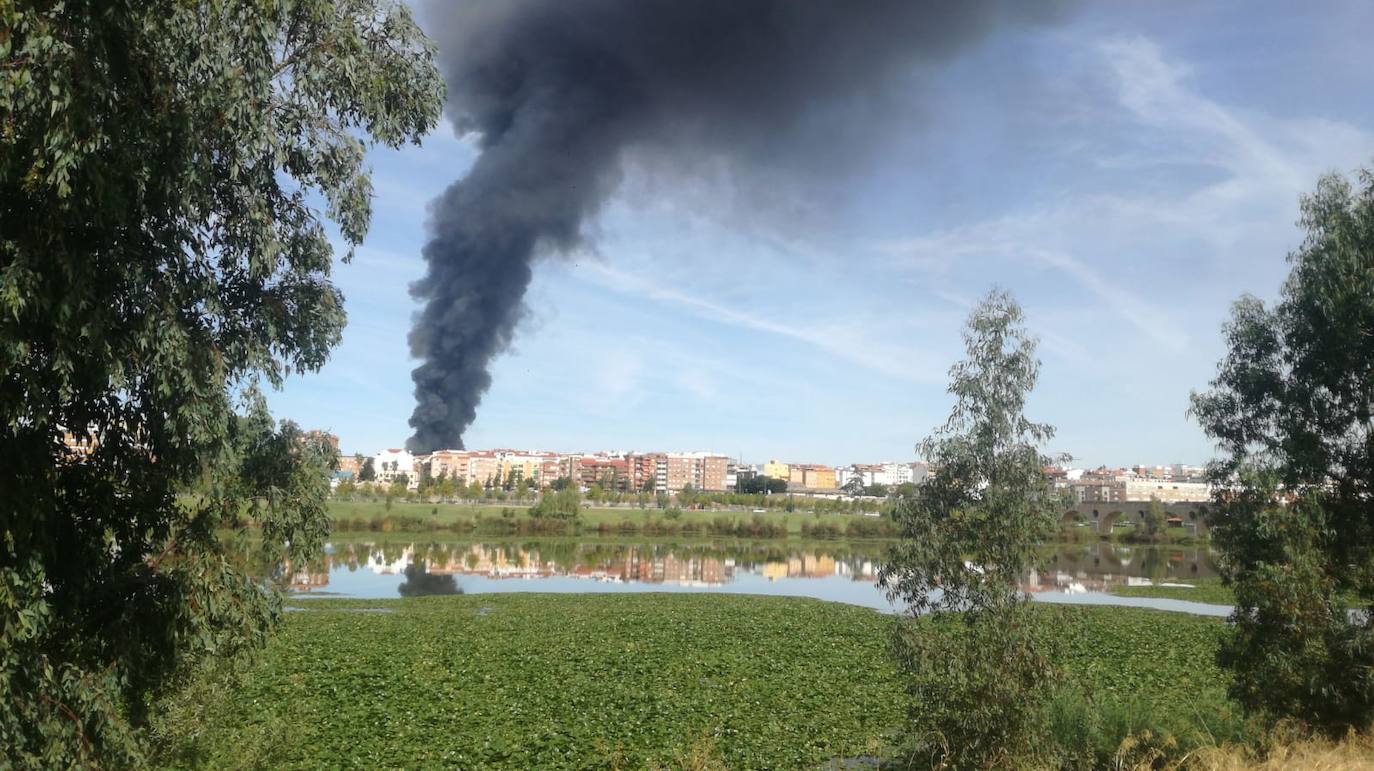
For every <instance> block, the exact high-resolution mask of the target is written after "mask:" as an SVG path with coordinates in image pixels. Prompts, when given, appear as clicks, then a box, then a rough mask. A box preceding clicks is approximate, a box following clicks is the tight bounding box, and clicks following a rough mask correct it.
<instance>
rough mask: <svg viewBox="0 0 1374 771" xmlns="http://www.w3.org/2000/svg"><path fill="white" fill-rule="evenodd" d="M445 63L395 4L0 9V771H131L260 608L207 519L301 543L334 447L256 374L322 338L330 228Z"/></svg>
mask: <svg viewBox="0 0 1374 771" xmlns="http://www.w3.org/2000/svg"><path fill="white" fill-rule="evenodd" d="M433 57H434V51H433V49H432V46H431V45H430V43H429V41H428V40H427V39H426V38H425V36H424V35H423V33H422V32H421V31H420V29H419V28H418V27H417V26H416V25H415V24H414V23H413V21H412V20H411V17H410V15H409V14H408V12H407V11H406V9H405V8H404V7H402V6H400V5H396V4H394V3H392V2H388V0H67V2H61V3H52V2H33V1H32V0H18V2H9V3H3V4H0V223H3V225H2V226H0V468H2V469H3V472H2V473H0V748H3V749H0V752H3V753H4V755H3V761H0V765H14V766H17V767H46V766H62V767H68V766H72V765H82V766H87V765H111V766H127V765H134V764H138V763H140V762H141V760H142V758H141V754H142V753H143V751H144V750H143V747H142V743H141V741H140V740H139V736H140V733H139V731H138V730H137V729H138V726H139V724H140V723H141V722H142V721H143V720H144V719H145V718H146V715H147V712H148V709H149V708H150V705H154V704H155V703H156V701H155V699H156V697H157V696H158V695H159V694H161V693H163V692H164V691H165V690H166V689H167V688H169V687H171V686H172V685H174V684H175V683H176V682H177V681H178V678H179V676H180V675H183V674H185V673H186V672H188V671H189V670H190V668H191V667H192V666H193V665H194V664H195V663H196V662H197V661H198V660H200V659H202V658H203V657H205V656H208V655H214V656H216V657H222V656H227V655H230V654H232V653H234V652H235V651H237V650H239V649H241V648H243V647H244V646H250V645H254V644H257V643H260V642H261V641H262V640H263V637H264V635H265V634H266V632H267V631H268V630H269V629H270V628H271V626H272V624H273V623H274V621H275V620H276V618H277V616H278V611H279V609H280V602H279V599H278V598H277V595H276V594H275V593H273V592H264V591H263V590H262V587H261V586H260V585H259V583H258V582H256V581H255V580H253V579H252V578H251V577H250V571H249V567H248V565H246V564H245V563H244V561H243V560H241V559H238V558H236V556H235V555H237V554H239V553H240V551H239V550H238V549H237V548H236V547H235V546H234V545H233V544H230V543H226V542H225V539H224V538H223V537H222V536H221V535H220V533H221V531H222V528H226V527H228V528H238V529H242V528H243V527H244V525H246V524H248V523H255V524H256V526H257V528H258V531H259V532H260V533H261V536H262V538H261V547H260V553H259V554H258V555H257V557H255V558H254V560H255V561H257V562H259V563H266V564H275V562H276V561H277V559H278V558H279V557H281V556H283V553H284V551H285V550H287V549H288V548H289V550H290V552H291V557H292V560H293V562H298V563H299V562H302V561H306V560H308V559H309V558H310V557H311V556H313V553H314V552H315V551H316V550H317V549H318V547H319V545H320V542H321V539H322V537H323V535H324V534H325V532H326V529H327V522H328V521H327V518H326V514H325V511H324V508H323V500H324V494H325V492H326V491H327V481H326V480H325V479H324V476H323V474H322V470H323V469H324V468H325V467H326V466H328V465H329V463H330V462H331V461H332V450H330V449H328V448H327V447H325V446H322V445H321V444H320V443H319V442H318V441H316V440H312V439H311V438H309V437H308V436H306V435H304V434H303V433H302V432H300V431H299V430H298V429H296V428H295V427H294V426H291V425H289V424H284V425H280V426H279V425H276V424H275V423H274V422H273V421H272V419H271V418H270V416H269V415H268V414H267V412H266V410H265V408H264V407H263V405H262V402H261V399H260V398H258V397H256V396H254V386H255V384H257V383H265V384H269V385H273V386H275V385H278V384H280V383H281V382H282V380H283V378H284V377H285V376H287V375H288V374H289V373H291V372H301V371H309V370H315V369H318V368H319V367H320V366H321V365H322V364H323V363H324V361H325V360H326V357H327V355H328V352H329V350H330V348H331V347H332V346H333V345H334V344H335V343H336V342H337V341H338V340H339V335H340V330H341V329H342V326H343V324H344V312H343V298H342V296H341V294H340V292H339V291H338V290H337V289H336V288H335V287H334V286H333V284H332V283H331V282H330V270H331V265H332V259H333V256H334V255H333V249H332V247H331V239H330V237H329V235H328V231H327V230H326V221H330V222H332V224H333V226H334V227H335V228H336V229H337V235H338V238H339V239H341V241H342V242H343V243H344V244H346V245H347V251H346V252H345V253H344V254H343V259H344V260H345V261H346V260H347V259H348V258H349V257H350V256H351V254H352V249H353V247H354V246H356V245H357V244H359V243H360V242H361V241H362V239H363V237H364V234H365V233H366V231H367V228H368V224H369V219H370V214H371V209H370V206H371V204H370V201H371V195H372V187H371V184H370V181H369V171H368V168H367V164H366V162H365V155H364V153H365V149H366V146H367V145H368V144H370V143H372V142H381V143H383V144H386V145H389V146H393V147H394V146H400V145H402V144H404V143H406V142H409V141H418V139H419V138H420V137H421V136H422V135H423V134H424V133H425V132H426V131H428V130H429V129H430V128H431V127H432V126H434V125H435V123H436V122H437V120H438V117H439V113H440V110H441V105H442V100H443V83H442V80H441V78H440V77H439V74H438V71H437V69H436V67H435V65H434V62H433ZM240 410H246V411H244V412H240ZM69 445H70V447H72V448H75V451H73V450H72V449H69ZM193 483H194V484H195V485H196V488H197V490H199V491H202V492H199V493H198V494H197V495H196V496H183V497H181V498H179V497H178V493H179V491H183V490H187V489H189V488H190V487H191V485H192V484H193ZM288 544H289V547H288Z"/></svg>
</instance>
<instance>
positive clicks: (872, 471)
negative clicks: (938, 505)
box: [835, 462, 929, 488]
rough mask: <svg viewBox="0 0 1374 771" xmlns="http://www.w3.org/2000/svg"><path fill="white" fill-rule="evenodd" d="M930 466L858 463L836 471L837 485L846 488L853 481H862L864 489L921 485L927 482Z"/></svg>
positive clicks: (923, 464) (917, 463)
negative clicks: (876, 486) (874, 486)
mask: <svg viewBox="0 0 1374 771" xmlns="http://www.w3.org/2000/svg"><path fill="white" fill-rule="evenodd" d="M928 471H929V466H927V465H926V464H925V463H920V462H916V463H890V462H889V463H877V464H872V465H869V464H863V463H856V464H854V465H852V466H843V467H841V468H838V469H836V470H835V484H837V485H838V486H839V487H840V488H844V487H845V486H846V485H848V484H849V482H850V480H852V479H855V478H857V479H860V480H861V481H862V483H863V485H864V487H869V486H871V485H884V486H886V487H895V486H897V485H902V484H907V483H912V484H920V483H922V482H924V481H925V480H926V474H927V473H928Z"/></svg>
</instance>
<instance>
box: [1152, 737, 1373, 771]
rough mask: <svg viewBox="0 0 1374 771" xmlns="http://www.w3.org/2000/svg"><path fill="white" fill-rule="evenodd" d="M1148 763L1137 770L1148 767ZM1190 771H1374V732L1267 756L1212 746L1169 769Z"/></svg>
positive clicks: (1294, 743) (1296, 745)
mask: <svg viewBox="0 0 1374 771" xmlns="http://www.w3.org/2000/svg"><path fill="white" fill-rule="evenodd" d="M1149 767H1150V766H1149V765H1148V764H1144V765H1142V766H1138V768H1149ZM1167 767H1168V768H1171V769H1180V771H1182V770H1183V769H1187V770H1188V771H1278V769H1310V770H1311V771H1363V770H1366V769H1367V770H1368V771H1374V732H1365V733H1359V734H1356V733H1351V734H1350V735H1348V736H1346V737H1345V738H1344V739H1342V740H1340V741H1331V740H1329V739H1294V740H1288V741H1277V742H1273V743H1271V744H1270V745H1269V746H1268V749H1267V751H1266V752H1265V754H1264V757H1262V758H1260V757H1256V756H1255V755H1254V753H1253V752H1251V751H1249V750H1247V749H1244V748H1241V747H1233V746H1227V747H1212V748H1207V749H1202V750H1198V751H1197V752H1196V753H1192V754H1191V755H1189V756H1187V757H1184V758H1182V759H1180V760H1179V761H1178V762H1176V763H1173V764H1170V765H1169V766H1167Z"/></svg>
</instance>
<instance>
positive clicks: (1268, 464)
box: [1192, 171, 1374, 732]
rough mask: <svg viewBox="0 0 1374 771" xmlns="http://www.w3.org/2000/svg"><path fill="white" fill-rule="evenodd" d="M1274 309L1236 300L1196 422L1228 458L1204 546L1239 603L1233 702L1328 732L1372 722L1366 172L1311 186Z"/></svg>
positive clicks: (1371, 291)
mask: <svg viewBox="0 0 1374 771" xmlns="http://www.w3.org/2000/svg"><path fill="white" fill-rule="evenodd" d="M1301 208H1302V217H1301V220H1300V224H1301V226H1302V227H1303V228H1304V229H1305V230H1306V231H1307V235H1306V238H1305V239H1304V241H1303V243H1302V245H1301V247H1300V248H1299V249H1298V250H1297V251H1295V252H1293V253H1292V254H1290V255H1289V256H1288V261H1289V263H1290V265H1291V270H1290V273H1289V276H1288V279H1287V281H1286V282H1285V283H1284V285H1283V288H1282V291H1281V293H1280V297H1279V300H1278V302H1277V303H1276V304H1275V305H1274V306H1273V307H1272V308H1266V307H1265V304H1264V303H1263V302H1261V301H1260V300H1258V299H1256V298H1254V297H1250V296H1246V297H1242V298H1241V299H1240V300H1239V301H1237V302H1236V304H1235V306H1234V307H1233V308H1232V314H1231V320H1230V322H1229V323H1228V324H1227V325H1226V328H1225V336H1226V343H1227V348H1228V351H1227V354H1226V355H1225V357H1224V358H1223V359H1222V361H1221V362H1220V364H1219V365H1218V370H1217V376H1216V378H1215V379H1214V380H1213V381H1212V383H1211V388H1210V390H1208V391H1207V392H1205V393H1202V394H1194V395H1193V401H1192V412H1193V414H1194V415H1195V416H1196V418H1197V420H1198V422H1199V423H1200V424H1201V426H1202V428H1203V430H1204V431H1205V432H1206V433H1207V434H1208V436H1210V437H1212V438H1213V439H1215V440H1216V441H1217V443H1218V446H1219V449H1221V450H1222V451H1223V452H1224V453H1225V455H1224V457H1223V458H1221V459H1219V460H1217V461H1214V462H1213V463H1212V464H1211V467H1210V469H1209V473H1210V474H1211V476H1212V478H1213V481H1214V482H1215V483H1216V484H1217V485H1218V488H1219V490H1220V493H1219V495H1218V498H1217V506H1216V507H1215V513H1214V515H1213V521H1212V523H1211V525H1212V537H1213V539H1214V543H1215V545H1216V548H1217V549H1218V551H1219V552H1220V553H1221V555H1222V558H1223V560H1222V563H1223V564H1222V567H1223V578H1224V579H1225V580H1226V581H1227V582H1228V583H1230V584H1231V586H1232V587H1233V589H1234V591H1235V595H1236V612H1235V614H1234V616H1233V620H1234V621H1235V624H1234V633H1233V635H1232V636H1231V637H1230V639H1229V640H1228V642H1227V643H1226V644H1225V646H1224V647H1223V650H1222V653H1221V660H1222V662H1223V663H1224V664H1225V665H1226V666H1227V667H1229V668H1230V669H1231V671H1232V673H1233V675H1234V687H1233V695H1235V696H1236V697H1237V698H1238V699H1239V700H1240V701H1241V702H1242V703H1243V704H1245V705H1246V707H1248V708H1249V709H1250V710H1252V711H1253V712H1256V713H1258V714H1261V715H1263V716H1266V717H1268V718H1271V719H1278V718H1285V717H1287V718H1296V719H1299V720H1302V721H1306V722H1308V723H1309V724H1311V725H1313V726H1316V727H1320V728H1323V729H1326V730H1329V731H1332V732H1341V731H1343V730H1345V729H1346V728H1347V727H1349V726H1354V727H1356V728H1364V727H1366V726H1368V724H1369V722H1370V721H1371V719H1374V636H1372V635H1374V627H1371V623H1370V616H1369V613H1368V612H1361V613H1358V614H1357V615H1356V616H1355V617H1353V618H1352V617H1350V616H1349V615H1347V613H1346V612H1345V610H1344V609H1343V608H1342V607H1341V606H1340V604H1339V603H1338V602H1337V601H1336V596H1337V593H1338V592H1341V591H1348V592H1351V593H1353V594H1355V595H1357V596H1358V597H1359V598H1360V600H1361V602H1362V603H1363V604H1364V605H1365V608H1364V609H1363V610H1364V611H1368V610H1369V609H1370V603H1371V602H1374V500H1371V492H1372V491H1374V176H1372V175H1371V174H1370V173H1369V172H1367V171H1361V172H1360V173H1359V175H1358V177H1357V179H1356V182H1355V184H1353V185H1352V184H1351V182H1350V181H1349V180H1347V179H1346V178H1344V177H1342V176H1340V175H1330V176H1326V177H1324V178H1322V179H1321V180H1320V181H1319V182H1318V184H1317V188H1316V191H1315V192H1314V193H1313V194H1312V195H1310V196H1308V197H1305V198H1304V199H1303V201H1302V207H1301Z"/></svg>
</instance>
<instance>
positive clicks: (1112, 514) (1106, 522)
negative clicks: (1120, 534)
mask: <svg viewBox="0 0 1374 771" xmlns="http://www.w3.org/2000/svg"><path fill="white" fill-rule="evenodd" d="M1125 514H1126V512H1124V511H1122V510H1120V509H1112V510H1111V511H1109V512H1107V513H1106V514H1104V515H1103V516H1102V518H1101V519H1099V520H1098V521H1097V531H1098V532H1099V533H1102V534H1103V535H1110V534H1111V532H1112V528H1113V527H1115V526H1116V521H1117V520H1118V519H1121V518H1122V517H1123V516H1125Z"/></svg>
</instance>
